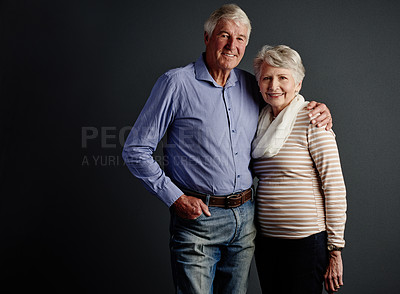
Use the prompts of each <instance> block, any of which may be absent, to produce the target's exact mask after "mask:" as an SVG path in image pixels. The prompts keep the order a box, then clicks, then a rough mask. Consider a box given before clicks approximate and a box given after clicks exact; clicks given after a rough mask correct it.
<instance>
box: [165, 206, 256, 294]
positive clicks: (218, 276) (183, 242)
mask: <svg viewBox="0 0 400 294" xmlns="http://www.w3.org/2000/svg"><path fill="white" fill-rule="evenodd" d="M209 209H210V212H211V216H210V217H207V216H205V215H204V214H202V215H200V216H199V217H198V218H197V219H195V220H187V219H183V218H180V217H179V216H177V215H176V214H175V213H174V212H173V211H172V212H171V225H170V233H171V238H170V249H171V264H172V273H173V278H174V284H175V292H176V293H178V294H180V293H186V294H197V293H198V294H211V293H227V294H228V293H229V294H232V293H235V294H240V293H246V291H247V283H248V277H249V271H250V264H251V260H252V258H253V253H254V238H255V235H256V229H255V226H254V222H253V219H254V202H253V201H252V200H249V201H247V202H246V203H244V204H243V205H241V206H239V207H236V208H230V209H224V208H219V207H209Z"/></svg>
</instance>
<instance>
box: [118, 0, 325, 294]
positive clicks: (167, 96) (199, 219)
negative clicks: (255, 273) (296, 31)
mask: <svg viewBox="0 0 400 294" xmlns="http://www.w3.org/2000/svg"><path fill="white" fill-rule="evenodd" d="M204 31H205V32H204V42H205V46H206V49H205V53H203V54H202V55H201V56H200V57H199V58H198V59H197V61H196V62H194V63H191V64H189V65H187V66H185V67H182V68H177V69H172V70H170V71H168V72H166V73H165V74H163V75H162V76H161V77H160V78H159V79H158V80H157V82H156V84H155V86H154V88H153V90H152V92H151V94H150V97H149V98H148V101H147V103H146V105H145V106H144V108H143V110H142V112H141V113H140V115H139V117H138V119H137V121H136V123H135V125H134V126H133V128H132V130H131V133H130V134H129V136H128V138H127V140H126V143H125V146H124V150H123V158H124V160H125V162H126V164H127V166H128V168H129V169H130V171H131V172H132V173H133V174H134V175H135V176H136V177H138V178H139V179H140V180H141V181H142V182H143V183H144V185H145V187H146V188H147V189H148V190H149V191H151V192H152V193H154V194H155V195H157V196H158V197H159V198H160V199H161V200H162V201H163V202H164V203H165V204H166V205H167V206H168V207H170V211H171V223H170V233H171V237H170V250H171V264H172V272H173V278H174V284H175V290H176V293H190V294H195V293H202V294H203V293H230V294H231V293H246V290H247V282H248V275H249V269H250V264H251V260H252V257H253V253H254V237H255V234H256V231H255V227H254V224H253V216H254V203H253V191H252V188H251V187H252V183H253V176H252V173H251V171H250V168H249V163H250V159H251V157H250V153H251V142H252V140H253V137H254V135H255V132H256V129H257V121H258V114H259V108H260V105H259V104H260V103H261V102H260V101H261V98H260V97H261V96H260V93H259V89H258V86H257V83H256V80H255V78H254V76H253V75H252V74H249V73H247V72H245V71H243V70H240V69H237V68H236V66H237V65H238V64H239V62H240V61H241V59H242V57H243V55H244V52H245V49H246V46H247V44H248V41H249V36H250V31H251V25H250V21H249V19H248V17H247V15H246V14H245V13H244V12H243V10H241V9H240V8H239V7H238V6H237V5H234V4H227V5H223V6H222V7H220V8H219V9H217V10H216V11H214V12H213V13H212V14H211V15H210V17H209V19H208V20H207V21H206V22H205V25H204ZM311 105H312V106H317V107H316V108H315V109H314V110H313V111H312V114H314V113H320V112H322V111H323V113H322V114H321V115H320V116H319V119H318V121H317V122H316V123H319V124H321V123H322V124H326V123H328V128H329V127H330V126H331V124H330V113H329V110H328V109H327V108H326V106H325V105H324V104H319V105H317V103H315V102H313V103H312V104H311ZM165 133H167V143H166V145H165V146H164V159H165V163H164V170H165V171H163V170H162V169H161V168H160V166H159V165H158V163H157V162H156V161H155V160H154V159H153V157H152V154H153V152H154V151H155V149H156V147H157V145H158V143H159V141H160V140H161V139H162V137H163V136H164V134H165Z"/></svg>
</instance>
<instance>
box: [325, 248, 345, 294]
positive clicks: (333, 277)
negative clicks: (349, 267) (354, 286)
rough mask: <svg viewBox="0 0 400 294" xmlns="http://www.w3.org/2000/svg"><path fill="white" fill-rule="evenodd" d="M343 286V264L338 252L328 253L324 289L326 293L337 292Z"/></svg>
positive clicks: (340, 254)
mask: <svg viewBox="0 0 400 294" xmlns="http://www.w3.org/2000/svg"><path fill="white" fill-rule="evenodd" d="M340 286H343V262H342V253H341V252H340V251H331V252H329V265H328V268H327V270H326V273H325V289H326V291H327V292H328V293H332V292H337V291H338V290H339V288H340Z"/></svg>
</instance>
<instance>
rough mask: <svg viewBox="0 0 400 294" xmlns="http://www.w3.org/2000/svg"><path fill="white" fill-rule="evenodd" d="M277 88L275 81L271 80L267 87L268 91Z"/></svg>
mask: <svg viewBox="0 0 400 294" xmlns="http://www.w3.org/2000/svg"><path fill="white" fill-rule="evenodd" d="M277 86H278V83H277V81H276V79H271V80H270V82H269V85H268V90H275V89H276V88H277Z"/></svg>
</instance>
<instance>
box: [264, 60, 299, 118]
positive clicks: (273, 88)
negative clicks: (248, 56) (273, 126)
mask: <svg viewBox="0 0 400 294" xmlns="http://www.w3.org/2000/svg"><path fill="white" fill-rule="evenodd" d="M258 86H259V87H260V92H261V94H262V96H263V98H264V100H265V102H267V103H268V104H270V105H271V107H272V110H273V112H274V115H275V116H276V115H278V113H279V112H280V111H281V110H282V109H284V108H285V107H286V106H288V105H289V103H290V102H291V101H292V100H293V98H294V97H295V95H296V93H295V92H299V91H300V89H301V82H299V83H298V84H296V83H295V81H294V78H293V76H292V71H291V70H290V69H286V68H280V67H273V66H271V65H269V64H267V63H265V62H264V63H263V64H262V66H261V74H260V78H259V80H258Z"/></svg>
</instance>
